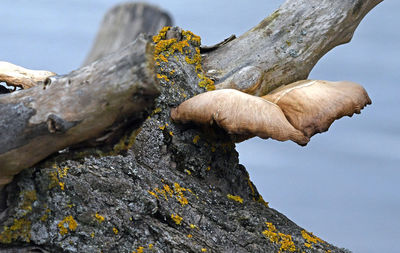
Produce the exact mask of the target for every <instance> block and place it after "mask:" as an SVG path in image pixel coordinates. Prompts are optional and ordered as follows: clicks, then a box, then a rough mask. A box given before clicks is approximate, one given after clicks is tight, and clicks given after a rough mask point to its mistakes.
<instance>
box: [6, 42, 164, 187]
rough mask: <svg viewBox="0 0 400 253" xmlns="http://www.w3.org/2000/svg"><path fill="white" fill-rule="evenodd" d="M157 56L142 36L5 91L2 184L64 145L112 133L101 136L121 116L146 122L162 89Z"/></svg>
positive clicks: (119, 122)
mask: <svg viewBox="0 0 400 253" xmlns="http://www.w3.org/2000/svg"><path fill="white" fill-rule="evenodd" d="M152 57H153V54H152V50H151V45H150V44H149V42H148V41H147V40H145V39H144V38H138V39H137V40H136V41H135V42H134V43H132V44H131V45H130V46H129V47H127V48H125V49H124V50H122V51H120V52H118V54H114V55H110V56H108V57H107V58H104V59H102V60H101V61H97V62H95V63H93V64H91V65H89V66H87V67H84V68H81V69H79V70H77V71H74V72H72V73H70V74H69V75H66V76H57V77H51V78H48V79H47V81H46V82H45V83H44V84H41V85H38V86H35V87H33V88H31V89H27V90H21V91H18V92H14V93H11V94H7V95H2V96H0V108H1V111H2V113H1V115H0V139H1V141H0V144H1V145H0V161H1V164H0V170H1V173H0V174H1V177H0V185H4V184H7V183H9V182H10V181H11V179H12V177H13V176H14V175H15V174H17V173H18V172H19V171H21V169H24V168H28V167H30V166H32V165H34V164H35V163H37V162H39V161H41V160H42V159H44V158H46V157H47V156H48V155H50V154H52V153H54V152H57V151H58V150H61V149H64V148H66V147H69V146H71V145H74V144H78V143H80V142H82V141H85V140H89V139H93V138H100V139H101V140H102V141H104V139H108V138H110V136H107V137H106V138H101V137H102V136H104V135H107V134H109V133H110V132H113V133H114V132H116V131H115V130H116V129H115V128H118V127H121V126H120V125H121V122H124V121H126V122H129V123H130V124H139V123H141V122H142V121H143V120H144V119H145V117H146V115H145V113H144V112H145V111H146V109H149V108H151V106H152V104H153V100H154V98H155V97H156V96H157V95H158V90H157V86H156V85H155V84H156V79H155V73H154V66H153V65H154V64H153V60H152Z"/></svg>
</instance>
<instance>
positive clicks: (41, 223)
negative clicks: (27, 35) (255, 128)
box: [0, 0, 378, 253]
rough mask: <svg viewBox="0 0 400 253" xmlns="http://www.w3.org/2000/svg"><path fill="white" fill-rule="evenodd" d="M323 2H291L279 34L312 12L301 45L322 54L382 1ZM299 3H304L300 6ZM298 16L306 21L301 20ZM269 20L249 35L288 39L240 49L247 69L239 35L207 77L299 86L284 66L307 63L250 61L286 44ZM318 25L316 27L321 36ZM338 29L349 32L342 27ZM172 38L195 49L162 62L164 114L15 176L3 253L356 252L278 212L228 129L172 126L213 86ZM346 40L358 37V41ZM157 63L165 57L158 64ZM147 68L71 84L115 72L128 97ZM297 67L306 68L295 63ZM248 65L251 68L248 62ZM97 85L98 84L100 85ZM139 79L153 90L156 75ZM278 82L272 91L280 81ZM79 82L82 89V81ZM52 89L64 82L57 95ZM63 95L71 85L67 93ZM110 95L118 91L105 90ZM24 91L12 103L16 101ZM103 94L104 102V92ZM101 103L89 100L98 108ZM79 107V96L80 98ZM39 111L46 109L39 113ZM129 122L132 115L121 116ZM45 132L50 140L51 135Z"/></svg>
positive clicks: (1, 236) (173, 33)
mask: <svg viewBox="0 0 400 253" xmlns="http://www.w3.org/2000/svg"><path fill="white" fill-rule="evenodd" d="M314 2H315V1H309V4H307V3H308V2H306V1H290V0H289V1H287V2H286V3H285V4H284V5H283V7H281V9H280V13H286V12H285V8H288V9H289V10H291V8H292V6H293V5H296V6H297V9H296V11H295V12H290V11H288V12H287V13H286V14H280V15H279V17H286V18H287V20H283V19H277V20H278V21H279V22H280V24H281V25H283V24H284V23H285V22H286V24H287V25H289V26H290V25H291V24H292V23H291V21H294V20H299V21H298V22H301V20H303V18H304V17H305V16H306V15H304V13H308V11H309V10H313V11H314V12H315V13H314V15H311V16H308V17H307V18H305V19H304V20H307V24H308V31H311V30H312V31H314V32H313V33H310V32H307V36H309V37H310V38H307V39H305V40H307V43H306V42H303V44H302V43H299V45H297V44H296V46H298V47H301V46H302V45H303V46H307V47H308V48H309V47H311V46H314V44H313V43H312V41H313V40H314V41H316V43H317V47H318V46H321V44H318V43H319V42H318V41H319V40H318V38H319V37H320V36H325V37H324V38H325V40H324V41H331V40H332V41H336V39H335V38H336V37H338V35H337V33H339V34H342V35H343V34H348V33H343V32H344V31H353V30H354V29H353V28H351V29H353V30H351V29H350V30H346V29H344V27H347V26H353V25H354V24H353V23H354V22H356V21H357V22H359V21H360V20H361V18H362V16H363V15H365V13H366V12H367V10H368V8H372V6H373V5H371V4H372V3H373V4H376V3H378V1H344V0H343V1H335V2H333V1H325V0H324V1H319V2H318V3H319V4H318V5H315V6H313V3H314ZM298 3H301V4H300V5H297V4H298ZM328 3H329V4H332V5H335V6H336V7H339V6H343V7H342V8H336V9H334V11H332V10H331V12H329V13H328V12H327V11H323V10H324V8H326V6H327V4H328ZM356 6H359V7H358V8H356ZM367 6H369V7H368V8H367ZM319 8H322V9H319ZM318 10H320V12H319V11H318ZM349 10H350V11H349ZM358 11H359V12H360V13H363V14H357V15H358V16H359V20H355V21H354V20H353V19H350V18H349V20H352V22H348V23H344V24H343V25H342V23H337V24H336V23H335V24H334V25H333V27H332V31H331V33H326V31H325V30H324V29H317V28H318V27H321V22H319V21H321V20H324V19H329V17H331V16H338V17H339V16H341V17H342V18H343V19H346V17H348V16H351V17H353V16H354V13H357V12H358ZM364 12H365V13H364ZM299 13H303V14H302V15H301V16H299V15H300V14H299ZM279 17H278V18H279ZM304 20H303V21H304ZM267 21H268V19H267ZM267 21H265V22H262V23H261V24H260V25H259V26H257V27H256V28H254V29H252V30H250V31H249V32H248V33H246V34H245V35H243V36H244V37H241V38H242V39H244V38H246V36H247V37H248V36H252V35H251V33H254V34H259V33H260V32H261V30H263V29H264V32H265V33H266V34H269V33H270V30H271V32H272V34H275V32H279V31H283V32H280V33H277V34H275V35H274V40H273V41H271V40H268V39H267V40H265V38H264V37H259V36H258V37H257V36H255V37H254V36H253V37H252V38H254V40H255V39H256V38H257V39H258V40H260V41H254V43H255V44H251V43H250V42H249V43H250V44H249V45H258V46H254V48H252V47H248V48H247V49H244V48H242V49H241V50H244V51H239V53H238V52H236V54H239V55H247V56H248V58H249V59H250V60H249V62H250V63H249V64H248V65H245V64H244V61H243V60H242V57H241V56H239V57H237V58H232V57H233V56H232V55H233V54H234V51H235V50H236V49H237V46H238V44H240V41H242V39H241V38H239V39H236V40H233V41H230V42H227V43H224V44H222V45H221V46H220V47H218V46H217V47H216V49H214V50H212V49H211V51H210V50H208V52H206V53H205V54H206V62H205V63H204V66H205V67H207V69H209V70H215V71H211V73H212V76H213V77H214V78H216V79H218V80H220V81H219V82H220V83H222V82H224V81H226V80H230V79H229V78H233V76H234V75H235V74H234V73H235V72H236V71H239V70H242V71H244V72H246V71H247V70H248V69H250V70H251V68H247V69H246V68H245V69H244V70H243V68H244V67H246V66H254V68H256V69H261V70H262V73H264V72H263V71H268V73H270V74H271V75H273V76H275V77H274V78H272V79H271V78H270V79H271V80H278V79H277V78H278V77H277V76H278V75H279V74H282V73H286V74H287V75H288V76H289V77H288V78H286V77H283V78H281V79H279V80H281V81H280V82H278V83H279V84H283V83H285V82H286V81H288V80H289V79H296V78H300V77H303V76H304V75H305V74H304V73H305V72H304V71H303V74H299V75H296V74H294V73H293V72H291V71H286V72H282V71H283V70H282V67H281V64H282V65H284V66H286V67H285V68H283V69H286V68H288V66H295V67H297V69H300V70H301V68H302V67H301V66H297V64H299V63H298V62H297V58H299V57H301V56H298V57H297V58H295V57H294V58H293V57H292V58H290V57H284V56H283V55H282V56H281V57H278V56H275V57H272V58H271V59H270V60H269V61H268V64H267V63H266V62H265V61H257V60H255V59H254V58H257V56H252V54H253V53H254V52H258V51H255V49H257V50H260V51H262V48H269V47H273V46H275V45H282V44H285V43H286V40H287V35H286V33H285V32H284V31H285V30H284V29H283V30H282V29H281V30H279V29H278V30H275V28H273V27H270V26H269V25H268V24H275V25H277V23H274V22H278V21H271V22H269V21H268V22H267ZM304 22H305V21H304ZM357 22H356V23H357ZM293 24H294V26H293V27H292V28H293V29H294V30H296V29H297V28H296V25H297V23H293ZM313 24H314V25H315V26H316V27H317V28H315V29H314V28H313ZM329 24H330V25H332V24H331V23H329ZM346 24H347V25H346ZM336 26H339V27H342V28H340V29H339V28H337V29H339V30H335V29H336V28H334V27H336ZM278 27H281V26H278ZM354 28H355V27H354ZM269 29H270V30H269ZM279 34H280V35H279ZM166 36H167V38H176V39H177V42H179V41H186V42H187V43H188V44H189V46H188V47H186V48H185V50H183V52H182V53H181V52H179V50H175V51H174V52H173V53H171V55H170V56H169V57H168V59H167V61H161V60H158V62H159V65H156V72H157V74H158V82H159V89H160V95H159V96H158V97H157V98H156V99H155V100H154V108H155V109H154V110H153V112H152V113H151V114H150V117H148V118H147V119H146V120H145V121H144V123H143V124H142V125H141V126H140V128H139V129H137V125H136V124H133V125H129V124H128V125H127V126H126V127H125V128H124V130H125V136H124V137H123V138H121V140H120V141H119V142H118V143H117V144H116V145H111V146H110V145H102V146H100V147H95V148H87V147H85V146H83V147H82V146H81V147H80V148H79V149H75V148H71V149H67V150H64V151H63V152H62V153H59V154H56V155H53V156H52V157H50V158H47V159H46V160H44V161H43V162H41V163H39V164H37V165H35V166H34V167H32V168H30V169H28V170H24V171H23V172H22V173H20V174H19V175H18V176H16V178H15V179H14V181H13V182H12V183H10V184H9V185H8V186H7V187H6V188H5V192H6V193H7V195H6V196H5V197H6V206H7V208H6V209H5V210H4V211H3V212H2V214H1V215H0V224H1V228H2V229H0V242H1V243H2V244H1V247H3V248H4V250H3V251H2V250H1V249H0V252H7V251H5V250H10V249H15V250H19V251H17V252H32V251H30V249H29V248H24V247H31V248H32V247H34V249H35V250H37V251H39V252H47V251H48V252H100V251H101V252H142V251H143V252H205V251H204V250H206V251H207V252H239V253H240V252H278V251H281V252H285V251H286V252H289V251H290V249H293V248H291V247H294V248H295V251H297V252H327V251H328V250H329V252H347V251H346V250H344V249H340V248H337V247H335V246H333V245H331V244H329V243H327V242H325V241H322V240H320V239H317V238H315V237H314V236H312V235H311V234H305V233H306V232H305V230H303V229H302V228H300V227H299V226H297V225H296V224H295V223H293V222H292V221H290V220H289V219H288V218H286V217H285V216H284V215H283V214H281V213H279V212H278V211H276V210H274V209H272V208H269V207H268V205H267V203H266V202H264V201H263V199H262V197H261V196H260V195H259V193H258V192H257V189H256V187H255V186H254V185H253V184H252V183H251V181H250V179H249V175H248V173H247V171H246V169H245V168H244V167H243V166H242V165H240V164H239V163H238V162H239V161H238V154H237V152H236V151H235V146H234V144H233V143H232V142H231V141H230V137H229V136H228V135H227V134H226V133H225V132H223V131H221V129H218V128H212V129H209V128H208V129H205V128H202V127H198V126H195V125H180V124H175V123H174V122H172V121H171V119H170V109H171V108H172V107H176V106H177V105H179V104H180V103H182V102H183V101H185V100H186V99H188V98H190V97H192V96H194V95H196V94H199V93H202V92H204V91H205V88H204V87H203V85H201V84H202V82H204V77H202V76H201V70H199V69H198V68H196V67H198V66H196V64H189V63H190V62H191V61H190V59H195V58H196V55H197V52H196V49H197V50H198V48H199V44H198V43H197V42H196V41H193V40H189V39H188V37H187V36H184V35H183V34H182V33H181V31H180V30H179V29H172V30H170V31H169V32H168V33H167V35H166ZM279 36H281V39H279ZM307 36H306V37H307ZM346 36H347V37H346V38H349V37H348V36H349V35H346ZM267 37H268V36H267ZM339 37H340V36H339ZM350 37H351V36H350ZM140 41H141V42H140ZM344 41H345V40H343V41H342V43H343V42H344ZM138 43H139V44H141V43H142V44H141V45H144V44H146V42H145V40H144V39H140V40H139V42H138V41H136V42H135V43H133V44H132V45H137V44H138ZM335 43H336V42H335ZM335 43H330V44H329V43H328V44H329V46H326V47H325V49H323V50H321V51H318V52H315V53H316V55H317V56H315V57H314V58H313V59H314V61H312V60H309V61H307V62H305V63H304V64H305V65H308V67H304V69H308V68H310V69H311V68H312V66H313V65H314V64H315V62H316V61H317V58H318V59H319V57H321V56H322V54H323V53H326V52H327V50H329V49H330V48H331V47H333V45H334V44H335ZM286 44H287V43H286ZM260 45H261V46H260ZM291 45H293V44H291ZM130 47H131V46H130ZM258 47H259V48H258ZM249 48H251V50H250V49H249ZM278 48H280V46H279V47H278ZM126 50H127V49H124V50H122V51H118V52H117V53H116V54H115V57H116V56H117V55H123V53H124V52H126ZM282 50H283V49H282ZM299 50H300V49H299ZM304 51H307V50H306V49H304ZM287 52H289V51H287ZM299 52H300V51H299ZM302 52H303V51H302ZM307 52H308V51H307ZM131 54H132V55H138V54H139V55H143V48H142V47H139V48H136V49H135V50H134V52H131ZM223 54H226V55H227V57H228V58H229V57H231V58H230V59H231V60H232V63H227V64H226V66H224V64H223V61H224V60H223ZM281 54H283V52H281ZM310 54H312V53H311V52H310ZM128 55H130V54H128ZM155 56H156V57H155V58H156V59H157V55H155ZM264 56H265V55H264ZM213 57H215V60H213ZM139 58H140V57H139ZM139 58H138V57H134V58H130V59H139ZM311 58H312V57H310V59H311ZM110 59H111V58H110ZM188 59H189V61H188ZM235 59H236V60H235ZM303 59H305V58H303ZM142 60H143V62H138V61H134V60H132V61H128V62H132V63H133V64H132V65H131V66H130V67H129V68H128V67H126V68H122V69H123V71H122V70H121V71H116V72H117V73H118V74H114V71H115V70H114V69H112V71H110V70H109V69H106V70H105V69H104V68H99V69H97V68H83V69H81V70H80V71H79V70H78V72H73V73H71V74H70V75H68V76H70V77H73V76H75V74H76V73H86V75H88V76H90V78H93V79H95V80H99V82H100V81H101V79H102V78H103V77H104V76H105V75H106V74H109V75H115V79H113V81H115V82H117V83H121V85H120V88H121V89H122V86H124V85H122V83H124V84H130V83H135V80H136V81H137V79H138V78H139V79H140V77H143V76H145V75H140V76H139V77H138V76H137V75H135V73H137V72H135V71H131V70H132V68H133V69H135V68H140V66H142V64H143V63H144V62H145V59H144V58H142ZM103 61H104V60H100V61H98V62H97V63H94V65H91V66H98V65H96V64H100V63H101V62H103ZM291 61H295V62H297V63H296V64H293V65H290V62H291ZM122 62H123V61H122ZM240 62H241V63H242V64H239V63H240ZM269 64H272V65H271V66H275V68H274V69H275V70H276V74H274V73H275V72H274V71H272V70H271V69H270V68H268V66H269ZM113 65H115V66H116V70H118V69H119V67H120V66H121V65H120V61H114V62H113ZM311 65H312V66H311ZM108 66H109V65H108ZM142 68H143V66H142ZM225 68H226V69H225ZM268 69H269V70H268ZM89 70H91V71H89ZM93 71H95V72H93ZM239 72H241V71H239ZM248 73H250V74H246V73H245V74H244V75H243V76H244V77H243V78H242V79H241V80H245V81H246V80H248V81H251V80H255V79H257V78H255V77H256V76H257V73H256V74H255V75H252V74H251V73H252V72H251V71H250V72H248ZM199 74H200V75H199ZM236 76H238V75H236ZM262 76H266V75H262ZM90 78H88V79H89V80H91V79H90ZM285 78H286V79H285ZM56 80H57V79H56ZM58 80H59V81H58V82H60V85H61V84H63V83H64V84H65V82H66V83H68V82H67V79H66V77H61V78H60V79H58ZM61 80H63V82H61ZM80 80H86V79H80ZM120 80H124V81H123V82H120ZM140 80H141V81H142V82H143V83H147V84H149V85H150V87H151V83H152V78H147V79H146V78H145V79H140ZM145 80H147V82H146V81H145ZM150 80H151V81H150ZM232 80H233V79H232ZM262 80H264V79H262ZM268 80H269V79H268ZM271 80H270V81H268V82H272V81H271ZM284 80H286V81H284ZM58 82H57V83H58ZM268 82H266V83H268ZM154 83H155V82H154ZM263 83H264V81H263ZM79 84H84V83H82V82H79ZM53 85H54V83H53V84H52V85H51V86H50V87H49V88H48V89H51V87H52V86H53ZM71 85H72V84H71ZM53 87H57V86H53ZM124 87H125V86H124ZM239 88H240V87H239ZM48 89H46V90H48ZM54 89H56V88H54ZM63 89H67V90H68V89H70V88H69V86H68V85H67V84H65V88H63ZM104 89H106V92H108V90H107V88H104ZM266 89H268V88H266ZM30 92H33V93H34V92H36V90H33V91H29V90H26V91H25V92H24V93H20V94H26V93H30ZM253 93H254V92H253ZM255 93H257V92H255ZM18 94H19V93H15V94H14V95H13V94H11V95H12V96H15V97H16V96H19V95H18ZM152 94H153V93H152ZM153 95H154V94H153ZM5 96H9V95H5ZM98 96H102V93H99V95H98ZM96 97H97V96H94V97H93V96H91V98H93V99H95V98H96ZM74 98H75V99H77V97H76V96H75V97H74ZM78 98H79V97H78ZM113 98H114V96H113ZM71 99H73V98H71ZM54 104H55V103H53V105H54ZM70 104H71V103H68V105H70ZM24 106H25V105H24ZM84 107H85V106H82V107H80V108H84ZM145 107H146V108H147V106H144V107H142V109H139V110H143V108H145ZM37 110H38V111H40V108H37ZM93 113H95V112H93ZM114 113H115V111H114ZM43 115H44V113H43ZM96 115H97V117H102V115H103V113H101V112H96ZM120 115H121V116H122V115H127V114H125V112H121V114H120ZM33 116H34V115H33ZM139 118H140V117H138V119H139ZM45 119H46V120H47V118H45ZM56 119H57V118H56ZM134 119H135V117H134ZM81 120H82V119H81ZM83 121H84V120H83ZM57 122H59V121H58V120H55V123H57ZM68 122H71V121H68ZM72 122H75V121H72ZM76 124H81V122H78V123H76ZM62 125H63V124H62ZM56 129H57V127H56ZM61 129H62V128H61ZM71 129H72V128H71ZM45 130H46V131H48V128H45ZM1 132H4V131H3V130H2V131H1ZM83 135H85V136H86V134H83ZM95 135H97V134H95V133H93V135H90V136H91V138H92V137H94V136H95ZM101 135H102V134H100V135H99V136H101ZM92 139H93V138H92ZM95 139H96V138H95ZM46 145H50V144H49V143H47V144H46ZM110 147H112V149H111V148H110ZM110 150H112V151H111V152H110ZM271 180H274V179H271ZM281 180H284V179H281ZM307 235H308V236H307ZM310 238H311V239H310Z"/></svg>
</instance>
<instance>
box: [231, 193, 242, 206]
mask: <svg viewBox="0 0 400 253" xmlns="http://www.w3.org/2000/svg"><path fill="white" fill-rule="evenodd" d="M227 197H228V199H230V200H234V201H236V202H239V203H240V204H243V199H242V198H241V197H240V196H234V195H231V194H228V195H227Z"/></svg>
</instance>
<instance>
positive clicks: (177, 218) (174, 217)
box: [171, 214, 183, 225]
mask: <svg viewBox="0 0 400 253" xmlns="http://www.w3.org/2000/svg"><path fill="white" fill-rule="evenodd" d="M171 219H172V220H173V221H174V222H175V223H176V224H177V225H180V224H181V222H182V220H183V218H182V217H181V216H179V215H178V214H171Z"/></svg>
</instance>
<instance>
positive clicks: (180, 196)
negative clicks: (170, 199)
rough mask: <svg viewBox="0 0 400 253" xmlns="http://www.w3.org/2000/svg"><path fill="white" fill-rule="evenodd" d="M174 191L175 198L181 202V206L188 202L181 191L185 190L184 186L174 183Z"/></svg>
mask: <svg viewBox="0 0 400 253" xmlns="http://www.w3.org/2000/svg"><path fill="white" fill-rule="evenodd" d="M174 191H175V196H176V199H177V200H178V201H179V203H181V205H182V206H185V205H187V204H188V203H189V201H188V199H187V198H186V197H185V196H184V195H183V192H184V191H186V189H185V188H183V187H181V186H180V185H179V184H178V183H174Z"/></svg>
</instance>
